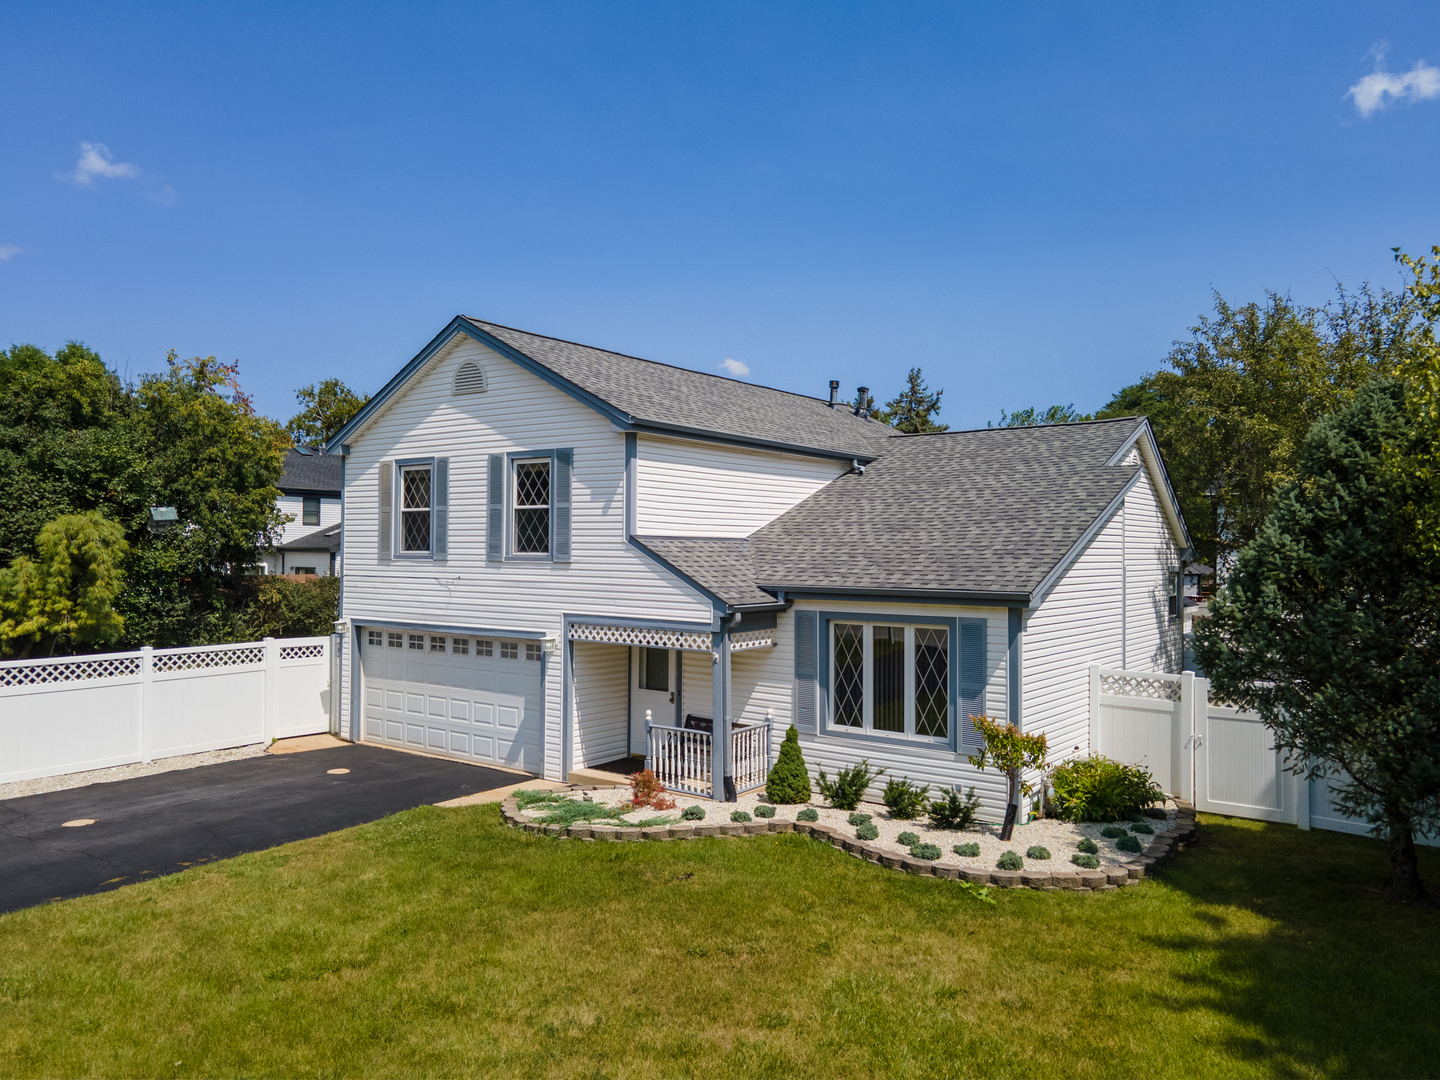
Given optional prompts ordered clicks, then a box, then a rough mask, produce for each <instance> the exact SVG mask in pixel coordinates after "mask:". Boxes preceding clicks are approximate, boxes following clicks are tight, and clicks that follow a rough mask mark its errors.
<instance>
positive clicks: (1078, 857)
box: [1070, 851, 1100, 870]
mask: <svg viewBox="0 0 1440 1080" xmlns="http://www.w3.org/2000/svg"><path fill="white" fill-rule="evenodd" d="M1070 861H1071V862H1073V863H1074V864H1075V865H1076V866H1078V867H1080V869H1081V870H1099V869H1100V860H1099V859H1097V858H1096V857H1095V856H1094V855H1090V854H1088V853H1086V852H1083V851H1077V852H1076V853H1075V854H1074V855H1071V856H1070Z"/></svg>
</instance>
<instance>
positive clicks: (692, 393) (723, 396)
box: [466, 316, 895, 457]
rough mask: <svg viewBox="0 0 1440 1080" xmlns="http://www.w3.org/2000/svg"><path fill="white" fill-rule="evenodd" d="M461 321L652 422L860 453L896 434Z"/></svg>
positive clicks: (823, 407) (805, 405) (787, 398)
mask: <svg viewBox="0 0 1440 1080" xmlns="http://www.w3.org/2000/svg"><path fill="white" fill-rule="evenodd" d="M466 318H467V321H468V322H470V323H471V324H472V325H474V326H475V327H477V328H478V329H480V330H482V331H484V332H485V333H487V334H490V335H491V336H493V337H495V338H498V339H499V340H500V341H502V342H504V343H505V344H506V345H508V346H510V347H511V348H513V349H515V350H516V351H517V352H520V353H523V354H524V355H525V356H528V357H529V358H530V359H531V360H534V361H535V362H536V363H539V364H541V365H543V366H544V367H546V368H548V369H549V370H551V371H553V372H554V373H555V374H556V375H559V376H560V377H561V378H562V379H564V380H566V381H567V382H570V383H573V384H574V385H575V386H578V387H579V388H580V389H582V390H584V391H586V392H587V393H589V394H592V395H594V396H595V397H597V398H599V399H600V400H601V401H604V402H606V403H608V404H609V405H611V406H613V407H614V408H616V409H618V410H620V411H621V412H623V413H625V414H626V415H628V416H630V417H632V418H633V420H635V421H640V422H642V423H645V424H651V425H654V426H656V427H662V428H673V429H680V430H688V431H694V432H708V433H714V434H720V435H728V436H732V437H735V438H739V439H743V440H750V441H756V442H763V443H771V444H783V445H789V446H799V447H806V448H810V449H815V450H825V451H829V452H832V453H834V452H840V453H844V454H852V455H856V456H859V457H869V456H870V455H871V454H874V453H877V452H878V451H879V450H880V448H882V447H883V446H884V444H885V443H886V442H888V441H889V437H890V436H892V435H894V434H895V431H894V429H893V428H890V427H888V426H886V425H885V424H881V423H879V422H877V421H871V420H862V419H860V418H859V417H857V416H856V415H854V413H853V412H852V411H851V410H850V409H848V408H838V409H832V408H830V406H829V404H828V403H827V402H826V401H823V400H821V399H820V398H813V397H807V396H805V395H804V394H792V393H788V392H786V391H784V390H772V389H771V388H770V387H768V386H757V385H755V384H754V383H747V382H741V381H739V380H738V379H727V378H724V377H722V376H720V375H709V374H706V373H705V372H701V371H691V370H690V369H689V368H682V367H672V366H671V365H669V364H660V363H656V362H655V361H653V360H641V359H639V358H637V357H634V356H626V355H625V354H623V353H615V352H608V351H606V350H605V349H596V348H593V347H591V346H589V345H577V344H576V343H574V342H572V341H563V340H561V339H559V338H552V337H544V336H542V335H540V334H531V333H527V332H526V331H524V330H515V329H513V328H511V327H508V326H501V325H499V324H498V323H491V322H484V321H482V320H480V319H472V318H469V317H468V316H467V317H466Z"/></svg>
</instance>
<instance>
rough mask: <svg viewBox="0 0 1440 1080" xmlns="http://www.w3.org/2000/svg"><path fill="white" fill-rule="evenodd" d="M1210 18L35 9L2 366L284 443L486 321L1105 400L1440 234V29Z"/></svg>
mask: <svg viewBox="0 0 1440 1080" xmlns="http://www.w3.org/2000/svg"><path fill="white" fill-rule="evenodd" d="M1177 7H1179V6H1178V5H1161V4H1132V5H1119V4H1111V5H1098V4H1097V5H1088V6H1085V5H1073V4H1055V5H1045V4H1030V5H1021V4H1014V5H1009V4H1007V5H996V4H973V5H960V4H928V3H918V2H917V3H904V4H849V3H834V2H831V3H823V4H804V3H791V4H785V3H777V2H766V3H755V4H747V3H738V2H737V3H726V4H713V3H710V4H684V3H653V4H629V3H614V4H598V3H574V4H571V3H528V4H505V5H487V4H478V3H476V4H464V5H457V6H441V5H434V6H427V5H421V4H415V3H410V4H405V5H393V6H376V5H364V4H355V3H351V4H345V5H322V4H302V5H293V4H284V5H282V4H268V5H267V4H257V3H247V4H244V5H224V4H206V5H188V4H187V5H169V6H167V5H148V6H147V5H113V4H104V5H94V6H84V5H72V4H64V3H46V4H40V3H31V4H3V3H0V64H3V69H4V70H5V71H6V73H7V74H6V78H5V80H4V86H3V89H0V95H3V96H0V101H3V107H0V147H3V153H0V256H3V258H0V344H5V343H12V342H33V343H35V344H38V345H41V346H42V347H45V348H47V349H53V348H56V347H58V346H59V345H61V344H62V343H63V342H64V341H65V340H67V339H70V338H77V339H80V340H83V341H85V342H86V343H87V344H89V345H90V346H91V347H92V348H95V349H96V350H98V351H99V352H100V353H101V355H102V356H103V357H104V358H105V359H106V360H107V361H108V362H109V363H111V364H113V365H114V366H116V367H117V368H118V369H120V370H121V371H122V372H128V373H129V374H131V375H135V374H138V373H140V372H143V371H150V370H156V369H158V368H160V367H163V363H164V356H165V353H166V351H167V350H169V349H171V348H173V349H176V350H178V351H179V352H180V353H181V354H182V355H186V356H189V355H194V354H201V355H208V354H214V355H216V356H218V357H220V358H222V359H225V360H232V359H238V360H239V361H240V364H241V369H240V370H241V379H242V382H243V383H244V385H245V387H246V389H247V390H249V391H250V392H251V393H253V395H254V397H255V400H256V404H257V407H258V408H260V409H261V410H262V411H264V412H267V413H270V414H271V415H274V416H277V417H279V418H281V419H284V418H285V417H288V416H289V415H290V414H291V413H292V412H293V411H294V398H293V392H294V390H295V389H296V388H297V387H299V386H301V385H304V384H305V383H308V382H312V381H314V380H317V379H321V378H325V377H328V376H332V375H338V376H340V377H341V378H343V379H344V380H345V381H346V382H347V383H349V384H350V385H352V386H354V387H356V388H358V389H361V390H370V391H373V390H375V389H376V388H378V387H379V386H380V385H381V384H382V383H383V382H384V381H385V380H386V379H387V378H388V377H389V376H390V375H391V374H392V373H393V372H394V371H395V370H396V369H397V368H398V367H399V366H400V365H401V364H403V363H404V362H405V361H406V360H407V359H408V358H409V357H410V356H412V355H413V354H414V353H415V352H416V351H418V350H419V349H420V347H421V346H423V345H424V344H425V343H426V342H427V341H428V340H429V339H430V338H431V337H432V336H433V335H434V334H435V332H436V331H438V330H439V329H440V328H441V327H442V326H443V325H444V324H445V323H446V322H447V321H448V320H449V319H450V318H451V317H452V316H454V315H455V314H457V313H461V312H463V313H465V314H472V315H477V316H481V317H484V318H487V319H492V320H495V321H497V322H501V323H506V324H509V325H513V326H519V327H521V328H524V329H528V330H534V331H537V332H540V333H548V334H552V335H555V336H557V337H565V338H571V339H573V340H578V341H582V342H586V343H588V344H594V345H600V346H603V347H606V348H612V349H616V350H619V351H622V352H629V353H633V354H635V355H639V356H644V357H647V358H650V359H655V360H664V361H667V362H670V363H676V364H681V365H685V366H688V367H694V368H697V369H701V370H706V371H717V372H718V371H720V370H721V368H720V365H721V364H722V363H723V362H724V361H726V360H733V361H735V362H737V363H738V365H742V366H743V367H744V368H746V369H748V375H746V377H747V378H749V379H751V380H753V381H757V382H763V383H766V384H769V385H773V386H779V387H783V388H785V389H789V390H797V391H801V392H805V393H812V394H815V395H817V396H819V395H823V394H824V393H825V392H826V383H827V380H828V379H830V378H838V379H840V380H841V381H842V385H843V387H844V389H845V392H846V393H847V394H853V388H854V386H855V385H857V384H859V383H865V384H868V385H870V386H871V387H873V388H874V389H875V392H876V395H877V397H880V398H881V400H884V399H885V398H887V397H889V396H890V395H891V394H893V392H894V391H895V390H896V389H897V388H898V385H899V383H900V381H901V380H902V379H903V377H904V372H905V370H906V369H907V368H908V367H909V366H911V365H912V364H914V365H920V366H921V367H923V369H924V371H925V373H926V376H927V377H928V379H929V381H930V384H931V385H932V387H943V388H944V389H945V400H944V409H943V412H942V419H945V420H948V421H950V423H951V424H952V425H954V426H961V427H965V426H983V425H984V423H985V422H986V421H987V420H989V419H993V418H996V417H998V415H999V411H1000V410H1001V409H1002V408H1004V409H1010V410H1014V409H1017V408H1020V407H1023V406H1026V405H1032V404H1033V405H1039V406H1045V405H1049V404H1053V403H1069V402H1074V403H1075V404H1076V406H1077V407H1079V408H1081V409H1082V410H1086V411H1088V410H1090V409H1093V408H1095V407H1097V406H1099V405H1100V404H1102V403H1103V402H1104V401H1106V400H1108V398H1109V396H1110V394H1111V393H1112V392H1113V391H1114V390H1115V389H1117V388H1118V387H1120V386H1121V385H1124V384H1125V383H1129V382H1133V381H1135V380H1136V379H1137V378H1139V377H1140V376H1141V375H1143V374H1144V373H1146V372H1148V371H1152V370H1154V369H1155V368H1156V367H1158V366H1159V365H1160V362H1161V360H1162V358H1163V356H1164V355H1165V353H1166V351H1167V349H1168V347H1169V344H1170V342H1171V341H1172V340H1173V339H1175V338H1177V337H1181V336H1183V335H1184V334H1185V332H1186V328H1187V327H1188V326H1190V325H1191V324H1192V323H1193V322H1194V321H1195V317H1196V316H1197V315H1198V314H1200V313H1201V312H1203V311H1206V310H1209V308H1210V306H1211V303H1210V290H1211V289H1212V288H1213V289H1216V290H1218V291H1219V292H1220V293H1221V294H1222V295H1224V296H1225V297H1226V298H1228V299H1231V300H1236V301H1245V300H1248V299H1251V298H1258V297H1260V296H1261V295H1262V294H1263V291H1264V290H1265V289H1267V288H1270V289H1276V290H1279V291H1281V292H1288V293H1290V294H1291V295H1292V296H1293V297H1294V298H1295V299H1296V300H1299V301H1302V302H1307V303H1320V302H1323V301H1324V300H1326V299H1327V298H1328V297H1329V296H1330V294H1331V293H1332V291H1333V289H1334V283H1335V280H1336V279H1339V280H1341V281H1343V282H1345V283H1346V284H1347V285H1357V284H1359V283H1360V282H1361V281H1363V280H1366V279H1369V280H1371V281H1372V282H1374V283H1375V284H1377V285H1386V286H1391V287H1394V286H1396V285H1398V284H1399V278H1398V275H1397V273H1396V270H1395V267H1394V264H1393V262H1392V260H1391V256H1390V248H1391V247H1393V246H1396V245H1399V246H1402V247H1404V248H1406V249H1408V250H1411V251H1421V250H1426V249H1428V248H1429V246H1430V245H1431V244H1432V243H1440V199H1437V198H1436V194H1437V192H1436V186H1437V180H1436V178H1437V177H1440V139H1437V134H1440V72H1437V71H1436V70H1435V69H1436V67H1440V8H1437V7H1435V6H1434V5H1422V4H1392V3H1368V4H1363V5H1356V4H1346V5H1341V4H1328V5H1327V4H1306V5H1285V6H1281V5H1266V4H1256V3H1243V4H1229V5H1227V4H1197V5H1190V6H1188V7H1186V8H1184V9H1183V10H1178V11H1177V10H1175V9H1176V8H1177ZM1377 73H1378V74H1377ZM1357 87H1358V89H1357V90H1355V91H1354V92H1352V88H1357ZM732 366H733V365H732ZM737 370H738V369H737Z"/></svg>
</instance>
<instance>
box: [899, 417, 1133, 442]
mask: <svg viewBox="0 0 1440 1080" xmlns="http://www.w3.org/2000/svg"><path fill="white" fill-rule="evenodd" d="M1148 419H1149V417H1148V416H1146V415H1145V414H1144V413H1136V414H1135V415H1134V416H1107V417H1105V418H1103V419H1101V420H1071V421H1068V422H1067V423H1063V424H1017V425H1015V426H1014V427H982V428H961V429H960V430H958V431H949V430H947V431H897V432H896V433H895V434H896V436H897V437H899V438H902V439H919V438H925V437H927V436H931V435H976V434H980V433H983V432H987V431H1034V430H1035V429H1036V428H1075V427H1085V426H1086V425H1089V424H1118V423H1121V422H1122V421H1125V420H1148Z"/></svg>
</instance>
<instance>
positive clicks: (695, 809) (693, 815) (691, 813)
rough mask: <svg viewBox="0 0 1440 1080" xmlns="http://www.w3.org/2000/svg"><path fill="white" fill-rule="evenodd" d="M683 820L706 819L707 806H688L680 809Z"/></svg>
mask: <svg viewBox="0 0 1440 1080" xmlns="http://www.w3.org/2000/svg"><path fill="white" fill-rule="evenodd" d="M680 820H681V821H704V820H705V808H704V807H703V806H687V807H685V809H684V810H681V811H680Z"/></svg>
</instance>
